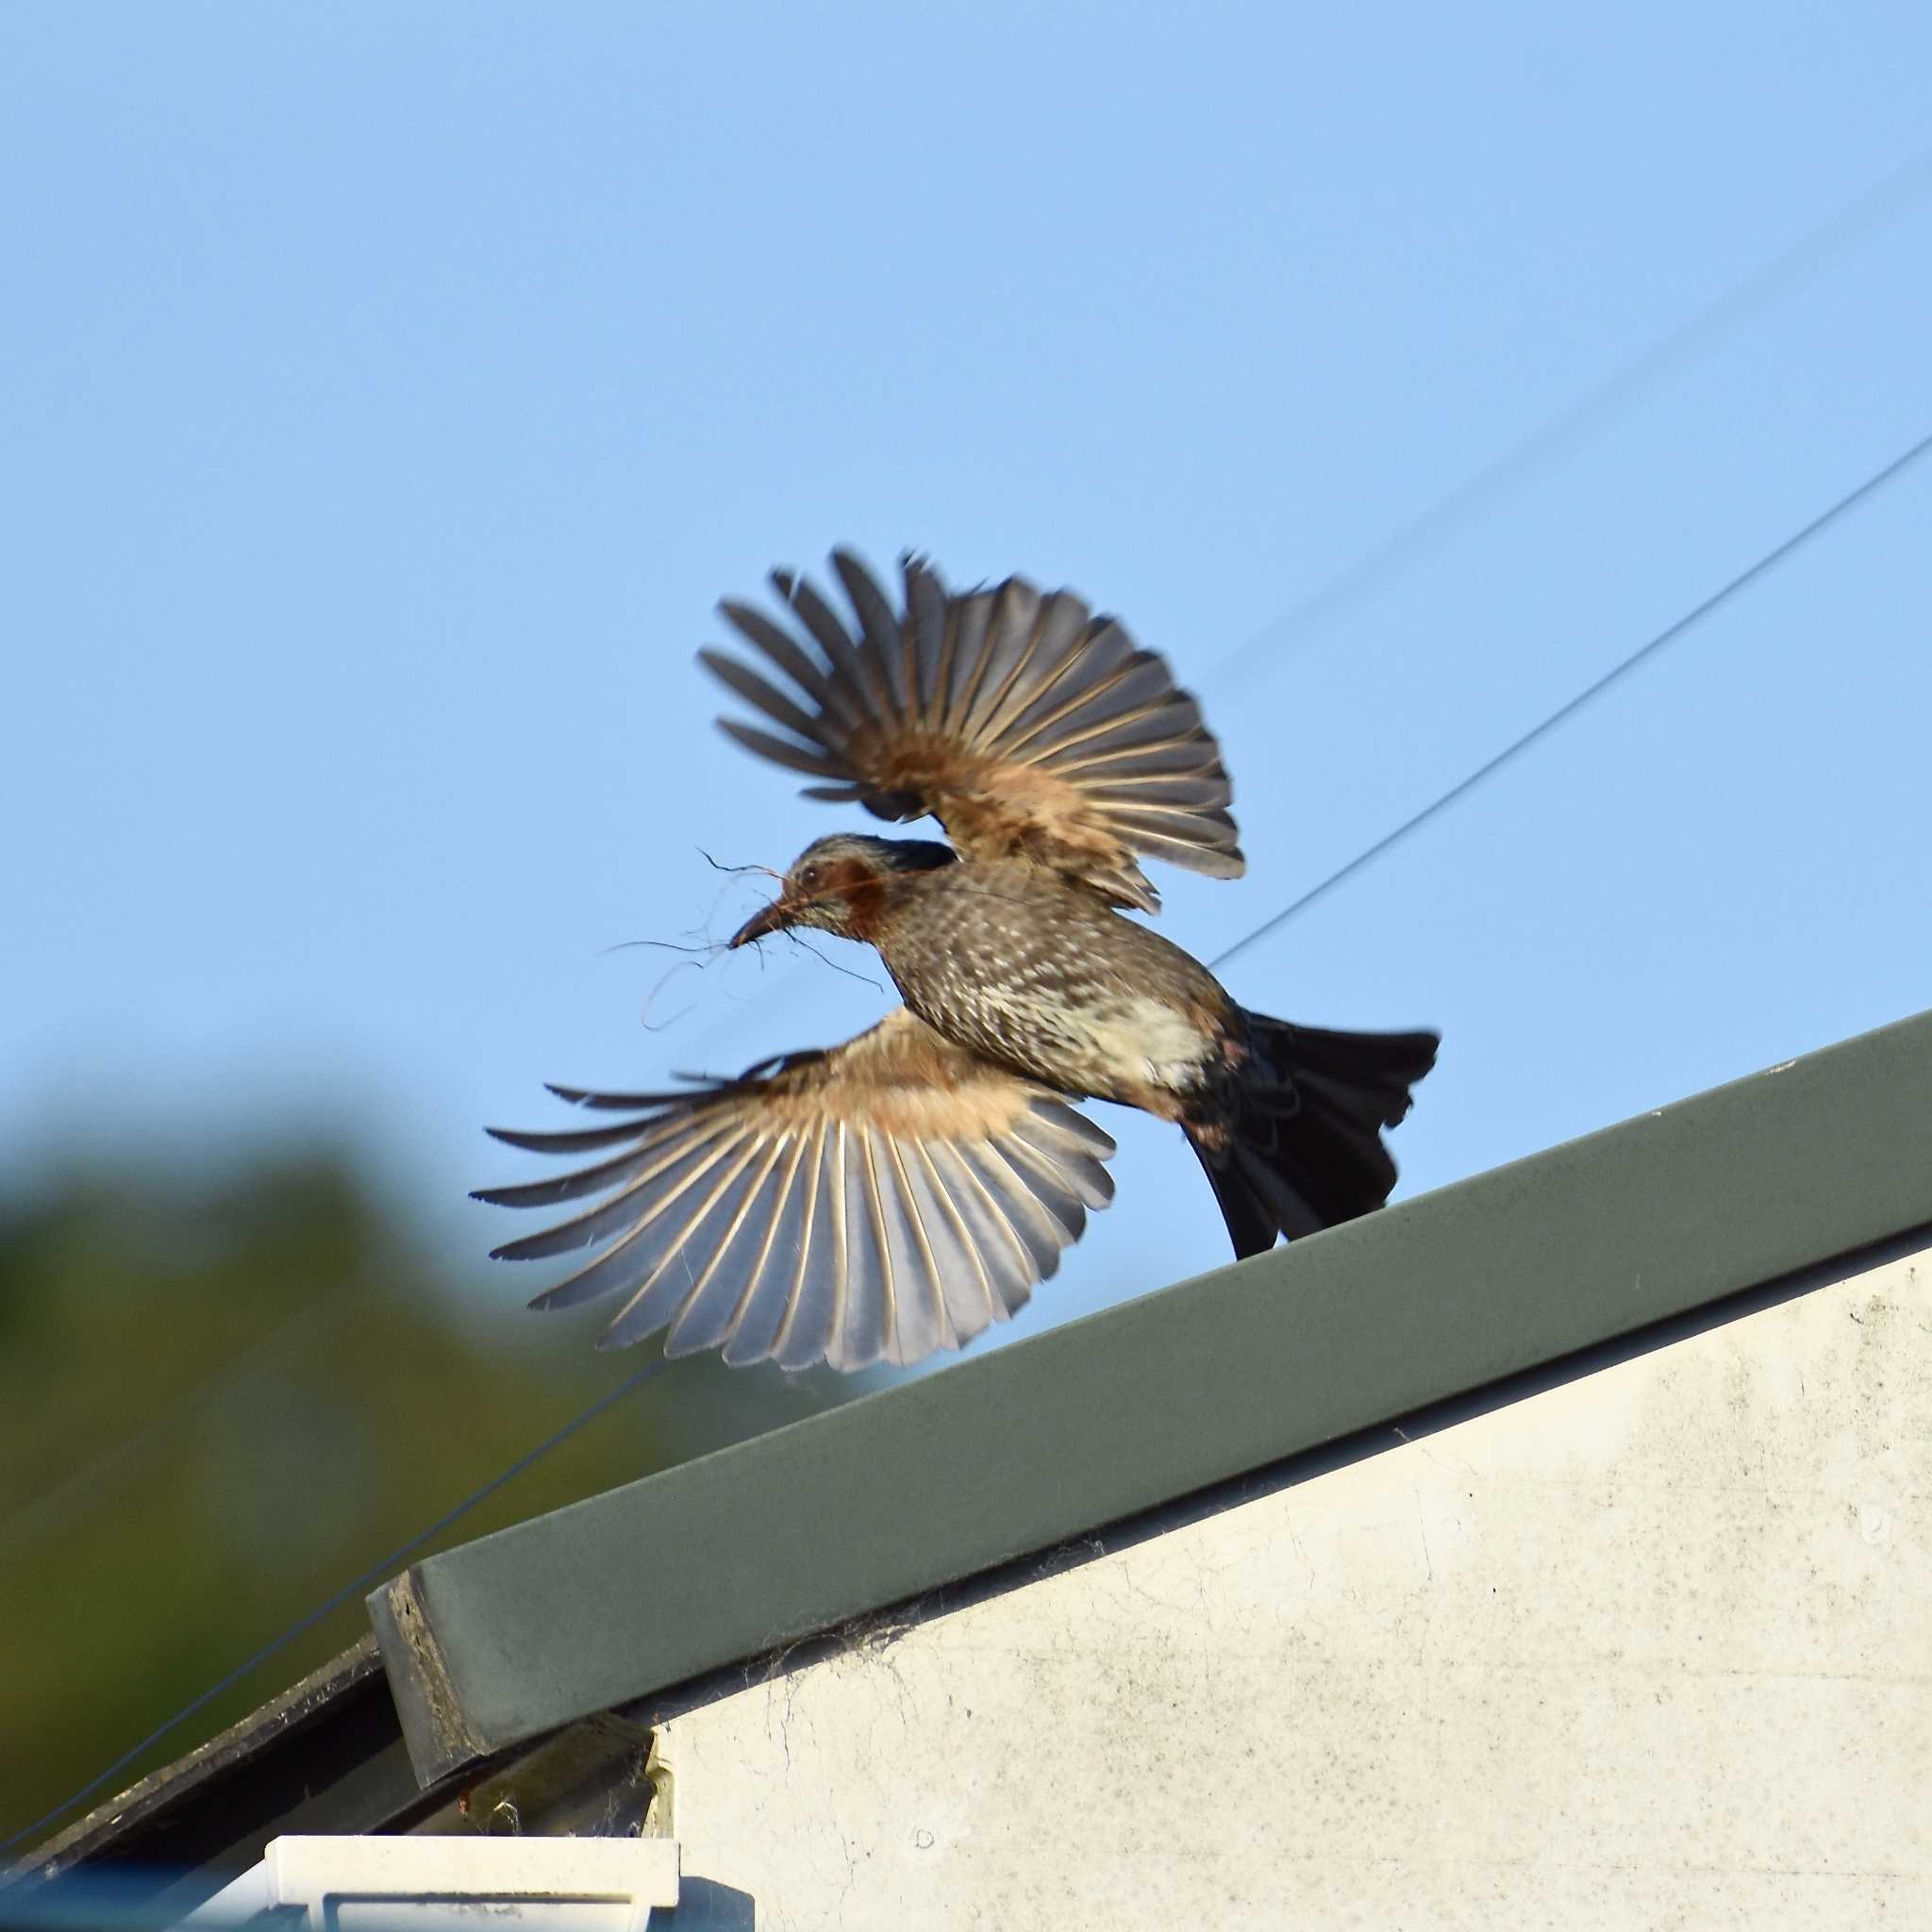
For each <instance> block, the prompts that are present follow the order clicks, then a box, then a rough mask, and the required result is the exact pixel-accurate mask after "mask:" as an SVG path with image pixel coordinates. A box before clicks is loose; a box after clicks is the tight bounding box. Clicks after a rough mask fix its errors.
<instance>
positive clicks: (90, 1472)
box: [0, 1272, 375, 1557]
mask: <svg viewBox="0 0 1932 1932" xmlns="http://www.w3.org/2000/svg"><path fill="white" fill-rule="evenodd" d="M374 1287H375V1276H374V1275H372V1274H368V1273H367V1272H363V1273H360V1274H352V1275H348V1276H346V1277H344V1278H343V1279H342V1280H341V1281H338V1282H337V1283H336V1284H335V1285H334V1287H332V1288H328V1289H325V1290H324V1291H323V1292H322V1293H321V1294H319V1295H317V1296H316V1297H315V1299H314V1300H312V1301H311V1302H309V1303H308V1306H307V1307H304V1308H303V1309H302V1310H301V1311H300V1312H299V1313H297V1314H294V1315H291V1316H289V1317H287V1318H286V1319H285V1320H284V1321H282V1322H280V1323H279V1324H276V1326H275V1327H273V1328H271V1329H270V1330H269V1331H268V1333H267V1334H266V1335H264V1336H262V1337H261V1338H260V1340H259V1341H255V1342H253V1343H251V1344H250V1345H249V1346H248V1347H247V1348H244V1349H243V1350H242V1352H241V1353H240V1354H239V1355H237V1356H235V1357H231V1358H230V1359H229V1360H227V1361H225V1362H224V1363H223V1364H222V1366H221V1367H220V1368H219V1369H217V1370H216V1371H215V1372H214V1373H213V1374H209V1375H205V1376H204V1377H203V1378H202V1379H201V1380H200V1381H199V1382H197V1383H196V1384H195V1385H194V1387H193V1388H192V1389H191V1390H190V1391H188V1393H187V1394H186V1395H184V1396H183V1397H182V1398H181V1399H180V1401H178V1402H177V1403H175V1406H174V1407H172V1408H169V1409H166V1410H164V1411H163V1412H162V1413H161V1414H159V1415H158V1416H155V1417H154V1418H152V1419H151V1420H150V1421H148V1422H145V1423H143V1424H142V1425H141V1426H140V1427H139V1428H137V1429H136V1430H135V1431H134V1433H133V1434H132V1435H130V1436H126V1437H124V1438H123V1439H122V1440H121V1441H118V1442H116V1443H114V1444H113V1445H112V1446H111V1447H109V1448H107V1449H104V1450H102V1451H101V1453H100V1454H99V1455H98V1456H96V1457H93V1458H92V1461H89V1462H87V1463H84V1464H83V1465H82V1466H81V1467H80V1468H79V1469H77V1470H75V1472H74V1473H73V1474H71V1475H66V1476H63V1477H62V1478H61V1479H60V1480H59V1481H58V1482H57V1483H54V1484H52V1485H50V1486H49V1487H48V1488H47V1489H44V1490H42V1491H41V1493H40V1494H39V1495H38V1496H34V1497H31V1498H30V1499H29V1500H28V1501H26V1502H25V1503H23V1504H22V1505H21V1507H19V1508H18V1509H16V1510H15V1511H14V1512H13V1514H12V1515H11V1516H9V1517H8V1518H7V1519H6V1521H5V1522H0V1557H8V1556H14V1555H17V1554H18V1552H19V1551H20V1550H21V1549H23V1548H24V1547H25V1546H27V1545H30V1544H32V1543H35V1542H38V1541H41V1540H42V1539H43V1538H44V1537H46V1536H48V1535H49V1534H51V1533H52V1532H53V1531H54V1530H57V1529H58V1528H59V1527H60V1526H61V1525H62V1524H64V1523H66V1522H67V1521H68V1520H69V1519H70V1518H72V1517H73V1516H74V1515H75V1512H76V1511H77V1510H79V1509H81V1508H83V1507H86V1506H87V1505H88V1504H89V1503H90V1502H91V1501H92V1499H93V1497H94V1495H95V1492H96V1491H98V1490H100V1489H101V1488H102V1487H103V1486H104V1485H105V1484H106V1483H107V1482H108V1480H109V1479H110V1478H112V1477H114V1476H116V1475H118V1474H120V1473H121V1472H122V1471H124V1470H126V1469H128V1468H130V1467H132V1466H135V1465H140V1466H142V1467H145V1466H147V1465H148V1464H149V1463H150V1462H151V1460H152V1457H153V1456H154V1452H155V1450H156V1448H157V1447H158V1445H159V1444H160V1443H161V1442H162V1441H164V1440H165V1439H166V1438H167V1437H169V1436H171V1435H173V1434H174V1433H175V1430H177V1429H179V1428H182V1427H184V1426H185V1425H186V1424H189V1423H192V1422H196V1421H198V1420H200V1419H201V1417H202V1416H203V1415H205V1414H206V1413H207V1412H208V1411H209V1410H212V1409H213V1408H214V1407H215V1405H216V1404H217V1403H218V1402H219V1401H220V1400H221V1399H222V1398H223V1397H224V1396H225V1394H227V1392H228V1391H231V1390H233V1389H234V1388H236V1387H238V1386H239V1385H241V1384H242V1383H243V1382H246V1381H249V1380H251V1379H253V1378H254V1377H255V1376H257V1375H258V1374H261V1373H262V1371H263V1370H264V1369H265V1368H267V1367H269V1366H270V1365H271V1364H273V1363H274V1362H275V1361H277V1360H278V1359H279V1358H280V1357H282V1356H284V1355H286V1354H287V1353H288V1352H289V1350H290V1348H291V1346H292V1345H293V1343H294V1342H295V1341H297V1340H300V1341H304V1342H306V1343H308V1345H310V1346H312V1345H313V1344H314V1343H315V1342H317V1341H321V1340H322V1339H323V1338H324V1337H325V1336H326V1335H327V1334H328V1333H329V1331H330V1330H331V1329H333V1328H334V1327H336V1326H337V1324H340V1323H341V1321H342V1320H343V1319H344V1317H346V1315H347V1314H348V1312H349V1308H350V1307H351V1305H352V1304H353V1303H355V1302H356V1301H357V1299H358V1297H360V1296H362V1295H364V1294H366V1293H367V1292H368V1291H370V1290H371V1289H372V1288H374Z"/></svg>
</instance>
